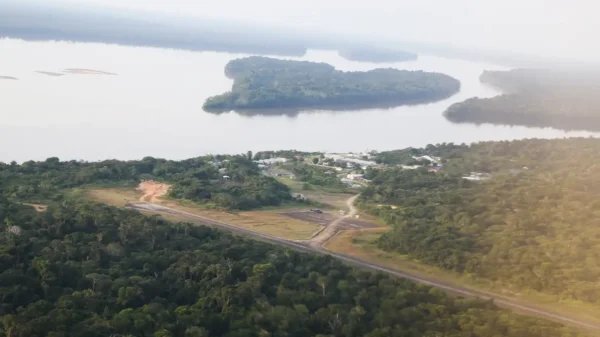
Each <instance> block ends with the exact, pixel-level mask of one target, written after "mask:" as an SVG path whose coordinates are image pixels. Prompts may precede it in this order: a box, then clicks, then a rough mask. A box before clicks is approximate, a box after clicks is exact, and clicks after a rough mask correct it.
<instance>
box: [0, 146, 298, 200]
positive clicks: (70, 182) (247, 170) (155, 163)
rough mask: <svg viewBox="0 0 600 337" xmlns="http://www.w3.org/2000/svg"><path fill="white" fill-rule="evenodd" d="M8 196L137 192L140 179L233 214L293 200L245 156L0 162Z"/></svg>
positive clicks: (45, 197)
mask: <svg viewBox="0 0 600 337" xmlns="http://www.w3.org/2000/svg"><path fill="white" fill-rule="evenodd" d="M0 180H2V181H4V182H5V188H4V194H5V195H6V196H7V197H10V198H13V199H18V200H27V201H32V200H39V201H45V200H52V199H55V198H61V195H62V194H61V191H63V190H64V189H68V188H73V187H78V186H86V185H103V184H104V185H111V186H114V185H117V186H128V187H133V186H135V185H137V184H138V183H139V182H140V180H160V181H164V182H167V183H169V184H171V185H172V188H171V190H170V196H171V197H174V198H182V199H188V200H192V201H195V202H199V203H206V204H210V205H215V206H216V207H224V208H231V209H251V208H257V207H261V206H271V205H279V204H280V203H282V202H285V201H286V200H290V199H291V196H290V192H289V189H288V188H287V186H285V185H284V184H281V183H279V182H277V181H276V180H275V179H273V178H271V177H266V176H264V175H263V174H261V172H260V170H259V169H258V167H257V165H256V164H255V163H253V162H252V161H251V160H249V159H248V158H247V156H245V155H236V156H204V157H198V158H192V159H187V160H181V161H173V160H165V159H156V158H152V157H146V158H144V159H142V160H131V161H118V160H106V161H101V162H79V161H60V160H59V159H58V158H48V159H47V160H45V161H41V162H35V161H28V162H25V163H23V164H20V165H19V164H17V163H15V162H13V163H10V164H3V163H0Z"/></svg>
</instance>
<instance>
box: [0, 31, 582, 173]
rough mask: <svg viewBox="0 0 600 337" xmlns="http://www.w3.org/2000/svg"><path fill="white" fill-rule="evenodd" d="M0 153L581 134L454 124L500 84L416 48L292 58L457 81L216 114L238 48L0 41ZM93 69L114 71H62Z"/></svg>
mask: <svg viewBox="0 0 600 337" xmlns="http://www.w3.org/2000/svg"><path fill="white" fill-rule="evenodd" d="M0 55H2V59H1V61H0V74H2V75H4V76H12V77H16V78H19V81H0V121H1V122H0V144H2V145H1V146H0V161H4V162H8V161H11V160H16V161H25V160H29V159H34V160H43V159H45V158H47V157H52V156H56V157H59V158H61V159H64V160H66V159H85V160H101V159H107V158H116V159H137V158H141V157H144V156H154V157H164V158H170V159H183V158H189V157H193V156H198V155H202V154H207V153H242V152H246V151H247V150H253V151H259V150H277V149H297V150H307V151H308V150H311V151H313V150H315V151H336V152H340V151H364V150H369V149H377V150H389V149H398V148H404V147H408V146H415V147H417V146H424V145H427V144H435V143H441V142H454V143H462V142H465V143H470V142H475V141H482V140H502V139H520V138H531V137H538V138H550V137H565V136H574V135H577V136H582V135H590V133H586V132H577V133H574V132H570V133H567V132H563V131H558V130H554V129H549V128H548V129H539V128H526V127H508V126H493V125H481V126H477V125H468V124H460V125H458V124H452V123H450V122H448V121H447V120H446V119H445V118H444V117H443V116H442V112H443V111H444V110H445V109H446V108H447V107H448V106H449V105H450V104H452V103H455V102H459V101H463V100H465V99H467V98H470V97H474V96H478V97H491V96H494V95H497V94H498V92H497V91H495V90H494V89H492V88H489V87H486V86H484V85H482V84H481V83H479V80H478V77H479V75H480V74H481V72H482V71H483V70H484V69H502V68H500V67H497V66H494V65H489V64H482V63H476V62H470V61H462V60H452V59H443V58H439V57H433V56H420V57H419V59H418V60H416V61H410V62H402V63H390V64H371V63H361V62H353V61H348V60H345V59H343V58H341V57H339V56H338V55H337V53H336V52H334V51H317V50H311V51H309V52H308V53H307V55H305V56H304V57H301V58H288V59H302V60H309V61H318V62H326V63H329V64H332V65H334V66H335V67H336V68H338V69H340V70H345V71H350V70H354V71H356V70H369V69H374V68H378V67H394V68H398V69H409V70H425V71H437V72H442V73H446V74H448V75H450V76H453V77H455V78H457V79H459V80H460V81H461V83H462V88H461V91H460V93H458V94H457V95H455V96H452V97H451V98H449V99H446V100H443V101H440V102H437V103H433V104H425V105H418V106H405V107H398V108H392V109H371V110H361V111H345V112H339V111H336V112H331V111H311V112H302V113H300V114H299V115H298V116H294V117H290V116H253V117H248V116H242V115H239V114H237V113H235V112H231V113H226V114H220V115H214V114H210V113H206V112H204V111H202V104H203V102H204V100H205V99H206V98H207V97H209V96H212V95H216V94H220V93H222V92H224V91H227V90H228V89H230V88H231V84H232V82H231V80H229V79H227V78H226V77H225V76H224V74H223V68H224V66H225V65H226V64H227V62H228V61H230V60H232V59H235V58H238V57H243V56H246V55H242V54H227V53H214V52H189V51H181V50H168V49H157V48H142V47H124V46H116V45H104V44H85V43H67V42H24V41H20V40H0ZM66 69H93V70H98V71H102V72H107V73H112V74H116V75H102V74H67V75H64V76H48V75H45V74H43V73H39V72H47V73H63V71H64V70H66Z"/></svg>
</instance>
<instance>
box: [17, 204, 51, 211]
mask: <svg viewBox="0 0 600 337" xmlns="http://www.w3.org/2000/svg"><path fill="white" fill-rule="evenodd" d="M23 205H26V206H31V207H33V208H34V209H35V210H36V211H37V212H45V211H47V210H48V205H41V204H28V203H23Z"/></svg>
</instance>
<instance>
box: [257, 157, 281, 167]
mask: <svg viewBox="0 0 600 337" xmlns="http://www.w3.org/2000/svg"><path fill="white" fill-rule="evenodd" d="M254 162H255V163H257V164H262V165H266V166H269V165H274V164H280V163H285V162H287V159H286V158H281V157H277V158H269V159H261V160H255V161H254Z"/></svg>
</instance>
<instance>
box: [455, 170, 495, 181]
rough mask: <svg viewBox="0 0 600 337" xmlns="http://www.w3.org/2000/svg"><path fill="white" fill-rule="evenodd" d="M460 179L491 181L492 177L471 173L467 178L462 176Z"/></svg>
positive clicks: (487, 174) (486, 174) (485, 174)
mask: <svg viewBox="0 0 600 337" xmlns="http://www.w3.org/2000/svg"><path fill="white" fill-rule="evenodd" d="M462 178H463V179H465V180H474V181H480V180H490V179H492V175H491V174H489V173H481V172H471V174H469V175H468V176H463V177H462Z"/></svg>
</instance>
